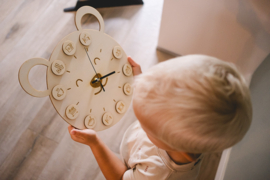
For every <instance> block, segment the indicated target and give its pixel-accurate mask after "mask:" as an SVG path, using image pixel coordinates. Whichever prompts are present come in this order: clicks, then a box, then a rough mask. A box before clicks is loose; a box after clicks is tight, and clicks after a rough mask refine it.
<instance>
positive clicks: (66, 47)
mask: <svg viewBox="0 0 270 180" xmlns="http://www.w3.org/2000/svg"><path fill="white" fill-rule="evenodd" d="M63 51H64V53H65V54H66V55H69V56H71V55H74V54H75V52H76V45H75V43H74V42H72V41H70V40H67V41H65V42H64V43H63Z"/></svg>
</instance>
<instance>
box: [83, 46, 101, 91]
mask: <svg viewBox="0 0 270 180" xmlns="http://www.w3.org/2000/svg"><path fill="white" fill-rule="evenodd" d="M84 50H85V52H86V54H87V56H88V59H89V61H90V63H91V65H92V67H93V69H94V71H95V73H96V76H97V77H98V75H97V72H96V69H95V67H94V65H93V63H92V61H91V59H90V57H89V55H88V53H87V51H86V48H85V47H84ZM97 81H99V82H100V85H101V87H102V89H103V91H104V92H105V89H104V87H103V85H102V83H101V81H100V79H99V78H98V79H97Z"/></svg>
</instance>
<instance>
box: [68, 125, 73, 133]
mask: <svg viewBox="0 0 270 180" xmlns="http://www.w3.org/2000/svg"><path fill="white" fill-rule="evenodd" d="M72 129H74V127H73V126H71V125H69V126H68V132H69V134H70V133H71V131H72Z"/></svg>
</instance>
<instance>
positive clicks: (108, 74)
mask: <svg viewBox="0 0 270 180" xmlns="http://www.w3.org/2000/svg"><path fill="white" fill-rule="evenodd" d="M114 73H115V71H113V72H111V73H109V74H106V75H105V76H102V77H101V78H100V79H99V80H101V79H104V78H106V77H108V76H110V75H112V74H114ZM97 81H98V80H97V79H96V80H94V81H92V83H96V82H97Z"/></svg>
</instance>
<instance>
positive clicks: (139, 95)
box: [133, 55, 252, 153]
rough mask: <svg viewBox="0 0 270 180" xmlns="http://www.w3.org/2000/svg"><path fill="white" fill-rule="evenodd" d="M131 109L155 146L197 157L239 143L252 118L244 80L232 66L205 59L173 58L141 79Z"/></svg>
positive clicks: (137, 82)
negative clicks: (199, 154) (194, 154)
mask: <svg viewBox="0 0 270 180" xmlns="http://www.w3.org/2000/svg"><path fill="white" fill-rule="evenodd" d="M133 107H134V112H135V114H136V116H137V118H138V120H139V121H140V123H141V126H142V128H143V129H144V130H145V132H146V133H147V135H148V137H149V138H150V140H151V141H152V142H153V143H154V144H158V145H160V147H161V148H162V147H164V149H166V148H167V147H170V149H171V150H176V151H185V152H193V153H202V152H214V151H221V150H223V149H226V148H228V147H230V146H232V145H234V144H236V143H237V142H239V141H240V140H241V139H242V138H243V137H244V135H245V134H246V132H247V130H248V128H249V126H250V124H251V118H252V107H251V100H250V95H249V90H248V87H247V85H246V83H245V80H244V78H243V76H242V75H241V74H240V73H239V72H238V70H237V69H236V68H235V66H234V65H233V64H231V63H227V62H224V61H221V60H219V59H216V58H213V57H209V56H203V55H189V56H183V57H178V58H174V59H171V60H168V61H166V62H163V63H159V64H158V65H156V66H154V67H153V68H151V69H150V70H148V71H147V72H145V73H143V74H142V75H140V76H138V77H137V79H136V82H135V90H134V100H133ZM167 149H168V148H167Z"/></svg>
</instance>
